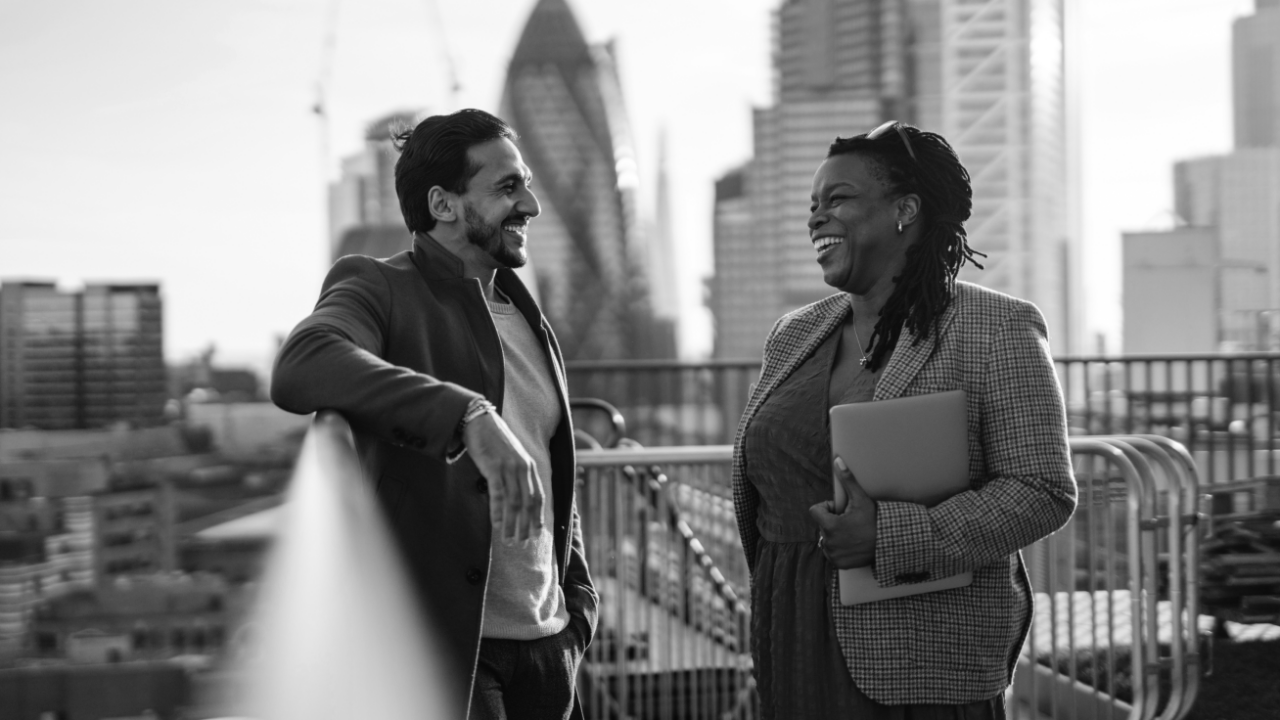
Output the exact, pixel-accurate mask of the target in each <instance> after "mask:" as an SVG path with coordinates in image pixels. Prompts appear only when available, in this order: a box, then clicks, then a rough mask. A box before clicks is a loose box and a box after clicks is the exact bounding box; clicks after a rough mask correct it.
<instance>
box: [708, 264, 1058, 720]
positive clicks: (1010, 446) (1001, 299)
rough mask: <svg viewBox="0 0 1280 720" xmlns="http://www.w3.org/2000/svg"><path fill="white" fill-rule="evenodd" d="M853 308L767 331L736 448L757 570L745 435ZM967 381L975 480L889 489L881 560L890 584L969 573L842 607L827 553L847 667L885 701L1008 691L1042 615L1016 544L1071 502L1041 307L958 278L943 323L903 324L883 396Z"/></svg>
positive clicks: (814, 308) (810, 312) (736, 485)
mask: <svg viewBox="0 0 1280 720" xmlns="http://www.w3.org/2000/svg"><path fill="white" fill-rule="evenodd" d="M851 309H852V304H851V301H850V297H849V296H848V295H847V294H845V293H838V294H836V295H832V296H830V297H828V298H826V299H824V300H820V301H818V302H816V303H813V304H812V305H808V306H806V307H803V308H800V309H798V310H795V311H793V312H791V313H789V314H787V315H785V316H783V317H782V318H781V319H780V320H779V321H778V322H777V324H775V325H774V328H773V330H772V331H771V332H770V334H769V337H768V339H767V340H766V342H765V348H764V363H763V366H762V368H761V373H760V380H759V382H758V383H757V384H756V386H755V388H754V390H753V391H752V393H751V397H750V399H749V400H748V402H747V407H746V411H745V412H744V413H743V417H742V421H741V422H740V424H739V426H738V432H737V440H736V442H735V444H734V453H733V480H732V482H733V499H734V507H735V510H736V512H737V519H738V529H739V531H740V532H741V535H742V546H743V550H744V552H745V553H746V556H747V566H748V568H750V570H751V572H752V577H753V582H754V577H755V563H756V550H757V546H758V543H759V539H760V532H759V530H758V529H757V526H756V512H757V509H758V507H759V501H760V496H759V494H758V492H757V491H756V488H755V486H754V485H753V484H752V476H751V458H750V452H749V448H746V447H744V444H743V437H744V433H745V431H746V428H747V427H748V426H749V425H750V424H751V422H752V419H753V418H754V417H755V414H756V411H757V410H758V409H759V408H760V406H761V404H762V403H763V402H764V401H765V400H766V399H767V398H768V397H769V395H770V394H771V393H772V392H773V391H774V389H775V388H777V387H778V385H779V384H780V383H781V382H782V381H783V380H785V379H786V378H787V376H788V375H790V374H791V373H792V371H794V370H795V369H796V368H797V367H798V366H799V365H800V364H801V363H802V362H804V360H805V359H807V358H808V357H809V356H810V355H812V354H813V352H814V350H815V349H816V348H817V347H818V346H819V345H820V344H821V343H822V341H823V340H824V339H826V338H827V337H828V336H829V335H830V334H831V333H832V332H834V331H835V330H836V329H837V328H838V327H840V325H841V324H842V323H843V322H844V321H845V320H846V319H847V318H848V316H849V313H850V312H851ZM955 389H963V390H964V391H965V393H966V396H967V413H968V424H969V478H970V480H969V482H970V489H969V490H967V491H965V492H962V493H960V494H958V495H956V496H954V497H952V498H950V499H948V500H946V501H944V502H942V503H940V504H939V505H937V506H935V507H932V508H926V507H924V506H923V505H917V504H914V503H902V502H880V503H878V505H877V507H878V512H877V520H876V551H875V560H874V563H873V569H874V572H875V577H876V580H877V581H878V582H879V583H880V584H881V585H882V586H891V585H899V584H903V583H912V582H923V581H925V580H929V579H932V578H942V577H947V576H950V575H955V574H957V573H960V572H964V571H972V572H973V584H972V585H970V586H968V587H963V588H957V589H954V590H944V591H940V592H934V593H925V594H921V595H912V596H908V597H905V598H898V599H893V600H884V601H880V602H875V603H867V604H863V605H852V606H847V607H846V606H843V605H840V604H839V594H838V593H837V592H835V582H836V573H835V569H834V566H830V565H829V567H830V568H831V585H830V588H831V589H830V591H829V596H830V611H831V614H832V619H833V625H834V627H835V632H836V636H837V639H838V641H839V644H840V647H841V650H842V651H843V654H844V657H845V662H846V665H847V666H848V669H849V673H850V675H851V677H852V678H853V681H854V682H855V683H856V684H857V685H858V688H859V689H860V690H862V692H864V693H866V694H867V695H868V696H869V697H870V698H871V699H873V700H875V701H876V702H879V703H882V704H888V705H901V704H923V703H929V704H960V703H969V702H975V701H978V700H983V699H987V698H990V697H993V696H995V695H997V694H999V693H1001V692H1003V691H1004V689H1005V688H1006V687H1007V686H1008V685H1009V683H1010V682H1011V681H1012V678H1013V668H1014V664H1015V662H1016V659H1017V654H1018V652H1019V650H1020V648H1021V646H1022V642H1023V640H1024V639H1025V637H1026V633H1027V629H1028V628H1029V627H1030V623H1031V612H1032V593H1031V587H1030V582H1029V579H1028V577H1027V573H1026V568H1025V566H1024V565H1023V563H1022V557H1021V555H1020V554H1019V549H1020V548H1023V547H1026V546H1028V545H1030V544H1031V543H1033V542H1035V541H1036V540H1039V539H1040V538H1042V537H1045V536H1046V535H1049V534H1050V533H1052V532H1054V531H1055V530H1057V529H1058V528H1060V527H1062V525H1063V524H1065V523H1066V521H1067V520H1068V518H1070V516H1071V513H1072V512H1073V511H1074V509H1075V502H1076V486H1075V479H1074V477H1073V475H1072V471H1071V455H1070V451H1069V449H1068V445H1067V431H1066V413H1065V410H1064V406H1063V401H1062V393H1061V390H1060V388H1059V386H1058V380H1057V375H1056V373H1055V371H1054V365H1053V360H1052V358H1051V357H1050V354H1049V346H1048V340H1047V332H1046V328H1045V323H1044V319H1043V317H1042V316H1041V314H1040V311H1039V310H1038V309H1037V308H1036V307H1035V306H1034V305H1032V304H1031V303H1028V302H1025V301H1022V300H1018V299H1016V298H1013V297H1010V296H1007V295H1003V294H1000V293H997V292H994V291H992V290H988V289H985V288H982V287H979V286H977V285H972V284H970V283H964V282H957V283H956V285H955V293H954V295H953V296H952V302H951V304H950V306H949V308H948V309H947V311H946V312H945V313H943V315H942V317H941V318H940V319H939V323H938V327H937V331H936V333H935V334H933V335H932V336H931V337H929V338H928V339H926V340H919V341H918V338H917V336H915V335H913V334H912V333H911V332H910V330H908V329H906V328H904V329H903V331H902V335H901V337H900V338H899V340H898V345H897V347H896V349H895V350H894V352H893V354H892V355H891V356H890V359H889V362H888V364H887V365H886V366H885V367H884V369H883V370H882V371H881V376H880V378H879V380H878V381H877V384H876V389H875V395H874V399H875V400H888V399H890V398H895V397H902V396H908V395H922V394H925V393H934V392H942V391H945V390H955ZM826 461H827V464H828V465H830V461H831V459H830V458H827V459H826ZM773 481H775V482H777V481H778V480H777V479H773ZM815 539H816V536H815Z"/></svg>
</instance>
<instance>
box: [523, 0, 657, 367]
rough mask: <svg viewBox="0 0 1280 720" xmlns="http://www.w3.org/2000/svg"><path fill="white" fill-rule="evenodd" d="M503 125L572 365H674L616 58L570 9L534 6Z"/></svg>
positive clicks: (539, 267) (552, 311)
mask: <svg viewBox="0 0 1280 720" xmlns="http://www.w3.org/2000/svg"><path fill="white" fill-rule="evenodd" d="M502 116H503V117H504V118H505V119H507V120H508V121H509V122H510V123H511V124H512V125H513V126H514V127H515V129H516V132H518V133H519V134H520V143H519V144H520V148H521V151H522V152H523V154H524V158H525V162H526V163H528V164H529V167H530V168H531V169H532V170H533V175H534V191H535V192H536V193H537V195H538V200H539V201H540V202H541V204H542V215H541V216H540V217H538V218H537V219H535V220H534V221H533V223H532V224H531V225H530V228H529V241H530V245H529V256H530V264H531V265H532V266H533V271H534V274H535V276H536V278H537V287H538V295H539V297H540V299H541V303H542V307H543V310H544V311H545V312H546V313H547V316H548V317H549V319H550V320H551V322H552V325H553V326H554V327H555V329H556V334H557V335H558V336H559V339H560V345H561V348H562V349H563V351H564V355H565V358H566V359H570V360H573V359H580V360H593V359H617V358H641V357H649V358H653V357H674V354H675V336H674V328H673V325H672V323H671V322H669V321H667V322H664V321H660V320H656V319H655V317H654V314H653V311H652V304H651V303H650V298H649V281H648V275H649V273H648V263H649V258H650V253H649V251H648V248H647V247H646V246H645V242H644V240H645V238H644V235H643V234H642V233H641V232H640V227H641V223H640V222H638V218H637V209H636V193H637V191H638V189H639V176H638V173H637V167H636V157H635V150H634V147H633V145H632V137H631V129H630V126H629V124H628V123H627V120H626V113H625V108H624V107H623V102H622V91H621V87H620V85H619V83H618V75H617V69H616V66H615V60H614V53H613V49H612V48H611V47H610V46H609V45H600V46H590V45H588V44H587V42H586V39H585V38H584V37H583V34H582V30H581V28H580V27H579V26H578V22H577V20H576V19H575V18H574V16H573V13H572V11H571V10H570V8H569V6H568V4H567V3H566V2H565V0H538V3H537V5H536V6H535V7H534V9H533V13H532V14H531V15H530V17H529V22H528V24H527V25H526V26H525V29H524V33H523V34H522V35H521V37H520V41H519V43H518V45H517V46H516V51H515V54H514V56H513V57H512V59H511V65H510V68H509V70H508V73H507V82H506V89H505V94H504V96H503V100H502Z"/></svg>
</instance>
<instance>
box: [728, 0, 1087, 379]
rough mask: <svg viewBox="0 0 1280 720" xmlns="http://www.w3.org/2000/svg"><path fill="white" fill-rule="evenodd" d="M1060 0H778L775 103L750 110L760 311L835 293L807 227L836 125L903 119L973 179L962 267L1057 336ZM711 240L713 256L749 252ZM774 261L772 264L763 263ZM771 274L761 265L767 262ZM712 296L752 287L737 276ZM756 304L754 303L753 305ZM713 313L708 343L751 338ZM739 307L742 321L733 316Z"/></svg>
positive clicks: (754, 348)
mask: <svg viewBox="0 0 1280 720" xmlns="http://www.w3.org/2000/svg"><path fill="white" fill-rule="evenodd" d="M1062 6H1063V2H1062V0H785V1H784V2H783V3H782V4H781V6H780V7H779V8H778V10H777V11H776V13H775V16H774V58H775V74H774V77H775V86H774V103H773V105H772V106H771V107H768V108H764V109H759V110H756V112H755V116H754V121H755V157H754V159H753V161H752V163H751V170H750V173H749V175H750V178H751V181H750V182H749V183H748V185H749V186H750V188H751V193H752V196H751V202H750V206H751V208H752V212H753V213H754V214H755V222H754V223H753V226H754V227H755V228H756V231H757V232H758V233H761V234H762V235H761V238H760V239H757V240H753V241H752V247H753V249H752V250H751V251H750V252H754V257H755V261H756V262H757V263H758V265H759V269H760V270H761V271H762V272H764V273H766V276H769V277H771V282H772V284H773V285H774V286H775V287H776V289H777V290H776V292H775V293H774V294H775V297H776V299H777V305H776V306H775V307H774V308H772V309H771V310H770V311H769V312H768V313H767V314H768V316H769V319H768V320H767V321H762V320H760V319H752V320H751V321H750V325H752V326H755V327H758V326H759V325H760V324H761V322H768V321H771V320H772V319H775V318H777V317H778V316H780V315H781V314H783V313H784V312H786V311H788V310H791V309H794V308H795V307H798V306H799V305H802V304H804V303H807V302H812V301H813V300H816V299H818V298H821V297H824V296H826V295H829V294H830V293H831V292H833V291H832V290H831V289H830V288H828V287H827V286H826V285H824V284H823V282H822V276H821V272H820V271H819V270H818V268H817V266H816V263H815V261H814V253H813V248H812V246H811V244H810V243H809V240H808V232H807V227H806V222H807V220H808V217H809V212H808V209H809V191H810V186H811V184H812V178H813V173H814V171H815V170H816V169H817V167H818V165H819V164H820V163H821V161H822V159H823V158H824V157H825V155H826V150H827V146H828V145H830V143H831V141H832V140H833V139H834V138H835V137H837V136H842V137H849V136H851V135H856V134H859V133H864V132H867V131H869V130H871V129H872V128H874V127H875V126H876V125H878V124H879V123H881V122H883V121H885V120H889V119H896V120H903V121H906V122H910V123H912V124H914V125H917V126H919V127H921V128H922V129H925V130H932V131H935V132H938V133H940V134H942V135H943V136H944V137H946V138H947V140H948V141H949V142H951V144H952V145H953V146H954V147H955V148H956V151H957V152H958V153H959V155H960V159H961V161H962V162H964V164H965V166H966V167H967V168H968V170H969V172H970V175H971V176H972V178H973V187H974V209H973V217H972V218H971V219H970V220H969V222H968V223H967V227H968V230H969V238H970V242H971V244H972V245H973V246H974V247H975V248H976V249H978V250H980V251H982V252H985V253H987V255H988V257H987V259H986V260H985V261H983V264H984V265H985V266H986V268H987V269H986V270H985V271H975V269H969V268H966V270H965V271H964V272H963V273H962V278H963V279H967V280H973V281H974V282H978V283H981V284H983V285H986V286H988V287H992V288H994V289H997V290H1000V291H1003V292H1007V293H1010V294H1013V295H1017V296H1019V297H1024V298H1027V299H1030V300H1032V301H1034V302H1035V303H1036V304H1038V305H1039V306H1040V308H1041V309H1042V310H1043V311H1044V313H1045V315H1046V317H1047V318H1048V321H1049V327H1050V334H1051V339H1052V341H1053V343H1054V346H1055V349H1064V348H1065V345H1066V340H1067V337H1066V336H1067V334H1068V328H1069V326H1070V324H1071V321H1072V319H1071V318H1070V316H1069V305H1070V299H1069V298H1068V297H1067V282H1066V280H1067V278H1066V274H1067V271H1066V260H1065V258H1066V257H1067V255H1068V254H1069V252H1070V249H1069V243H1068V238H1067V211H1066V207H1065V201H1064V198H1065V196H1066V185H1067V181H1066V155H1065V142H1064V141H1065V132H1066V122H1065V86H1064V83H1063V56H1062V51H1063V32H1064V27H1063V8H1062ZM747 251H748V250H747V249H746V248H745V247H743V248H735V246H734V245H733V241H732V240H731V239H729V238H717V239H716V253H717V271H719V263H720V260H719V258H720V255H721V254H722V253H727V254H735V253H738V252H747ZM771 268H772V269H773V270H771ZM770 273H771V275H770ZM736 292H737V293H739V295H740V297H739V299H738V300H734V299H732V298H731V297H729V296H728V295H726V296H725V297H724V298H723V301H718V302H721V304H722V305H725V304H735V303H738V302H740V303H744V304H749V303H751V302H752V299H751V298H748V297H747V295H748V294H756V293H760V292H762V290H761V289H760V288H758V287H741V288H738V289H737V290H736ZM762 312H763V310H762ZM736 322H738V321H736V320H732V319H729V318H725V319H721V318H717V345H716V355H717V356H719V357H731V356H735V355H742V354H744V353H750V354H753V355H754V354H756V353H758V352H759V348H760V346H761V343H762V342H763V337H760V338H757V339H755V341H754V342H753V343H747V342H745V341H743V340H738V339H731V338H741V337H743V336H744V335H745V334H746V333H747V332H753V331H752V330H748V329H747V325H742V326H741V327H735V325H734V323H736ZM742 322H747V321H746V320H743V321H742Z"/></svg>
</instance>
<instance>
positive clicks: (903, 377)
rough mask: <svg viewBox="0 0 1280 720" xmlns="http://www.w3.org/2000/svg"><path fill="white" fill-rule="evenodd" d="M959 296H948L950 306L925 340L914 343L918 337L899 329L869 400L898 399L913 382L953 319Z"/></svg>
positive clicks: (956, 294) (909, 331)
mask: <svg viewBox="0 0 1280 720" xmlns="http://www.w3.org/2000/svg"><path fill="white" fill-rule="evenodd" d="M959 295H960V294H959V293H952V295H951V304H950V305H948V306H947V310H946V312H944V313H943V314H942V318H941V319H940V321H939V322H938V330H937V332H934V333H931V334H930V336H929V337H928V338H927V339H925V340H921V341H920V342H916V340H917V338H918V336H917V335H916V334H915V333H913V332H911V330H910V329H909V328H906V327H904V328H902V334H901V335H899V336H898V346H897V347H896V348H895V349H894V351H893V354H892V355H890V356H889V364H888V365H886V366H885V368H884V374H883V375H881V376H880V380H879V381H877V382H876V391H875V395H873V396H872V399H873V400H891V399H893V398H896V397H900V396H901V395H902V393H903V392H904V391H906V389H907V386H909V385H910V384H911V381H912V380H915V379H916V375H918V374H919V373H920V369H921V368H923V367H924V364H925V362H926V361H928V359H929V356H931V355H933V350H934V348H936V347H937V346H938V338H940V337H942V334H943V333H944V332H945V331H946V329H947V326H948V325H950V324H951V321H952V319H953V318H955V314H956V304H957V303H958V302H959Z"/></svg>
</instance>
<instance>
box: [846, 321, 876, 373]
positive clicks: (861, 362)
mask: <svg viewBox="0 0 1280 720" xmlns="http://www.w3.org/2000/svg"><path fill="white" fill-rule="evenodd" d="M849 317H850V318H851V319H852V320H853V322H852V325H853V339H854V340H857V341H858V352H860V353H862V359H861V360H859V361H858V364H859V365H861V366H862V367H866V366H867V363H868V362H870V361H871V358H869V357H867V351H866V350H864V349H863V348H862V338H860V337H858V319H857V318H856V317H853V316H852V315H850V316H849Z"/></svg>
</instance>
